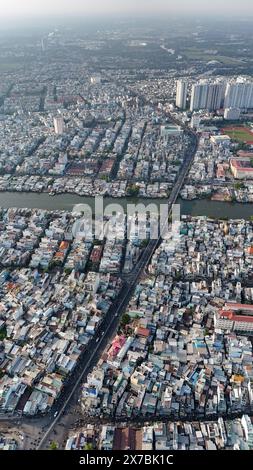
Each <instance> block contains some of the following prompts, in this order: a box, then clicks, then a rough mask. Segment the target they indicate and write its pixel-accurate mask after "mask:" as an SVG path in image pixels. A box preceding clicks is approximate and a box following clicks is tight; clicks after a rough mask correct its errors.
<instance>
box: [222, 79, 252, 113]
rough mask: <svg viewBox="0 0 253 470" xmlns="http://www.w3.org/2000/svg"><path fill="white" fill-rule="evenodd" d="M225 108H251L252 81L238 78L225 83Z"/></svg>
mask: <svg viewBox="0 0 253 470" xmlns="http://www.w3.org/2000/svg"><path fill="white" fill-rule="evenodd" d="M224 107H225V108H239V109H245V110H247V109H252V108H253V82H251V81H248V80H245V79H243V78H238V79H237V80H235V81H232V82H230V83H228V84H227V87H226V91H225V102H224Z"/></svg>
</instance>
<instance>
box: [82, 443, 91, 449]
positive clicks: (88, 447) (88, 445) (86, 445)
mask: <svg viewBox="0 0 253 470" xmlns="http://www.w3.org/2000/svg"><path fill="white" fill-rule="evenodd" d="M83 450H93V445H92V444H91V442H87V444H85V446H84V448H83Z"/></svg>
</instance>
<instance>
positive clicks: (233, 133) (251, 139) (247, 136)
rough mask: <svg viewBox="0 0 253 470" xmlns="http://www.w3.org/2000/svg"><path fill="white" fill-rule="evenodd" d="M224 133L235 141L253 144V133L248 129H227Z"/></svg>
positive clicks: (223, 130)
mask: <svg viewBox="0 0 253 470" xmlns="http://www.w3.org/2000/svg"><path fill="white" fill-rule="evenodd" d="M222 132H223V134H226V135H228V136H229V137H231V139H233V140H237V141H239V142H246V143H247V144H252V143H253V133H252V132H251V131H250V129H249V128H247V127H225V128H223V129H222Z"/></svg>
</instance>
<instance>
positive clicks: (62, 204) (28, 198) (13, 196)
mask: <svg viewBox="0 0 253 470" xmlns="http://www.w3.org/2000/svg"><path fill="white" fill-rule="evenodd" d="M137 202H138V203H143V204H144V205H145V206H147V205H148V204H157V205H159V204H166V199H145V198H139V199H136V198H134V199H132V198H121V199H120V198H112V197H108V198H104V207H106V206H108V205H109V204H120V205H121V206H122V207H123V208H124V210H126V207H127V204H128V203H131V204H137ZM75 204H87V205H88V206H89V207H91V208H92V210H93V211H94V207H95V199H94V198H93V197H80V196H76V195H72V194H59V195H55V196H49V194H47V193H39V194H37V193H18V192H5V193H3V192H2V193H0V207H3V208H9V207H18V208H21V207H27V208H38V209H47V210H49V211H53V210H68V211H71V210H72V209H73V207H74V205H75ZM178 204H180V205H181V214H191V215H195V216H196V215H198V216H200V215H207V216H209V217H213V218H225V217H228V218H230V219H240V218H244V219H249V218H250V217H251V216H253V203H249V204H240V203H230V202H216V201H210V200H209V199H200V200H195V201H183V200H182V199H179V200H178Z"/></svg>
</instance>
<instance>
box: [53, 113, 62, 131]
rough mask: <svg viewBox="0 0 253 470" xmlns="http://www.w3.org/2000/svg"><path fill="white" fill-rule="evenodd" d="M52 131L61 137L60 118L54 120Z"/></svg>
mask: <svg viewBox="0 0 253 470" xmlns="http://www.w3.org/2000/svg"><path fill="white" fill-rule="evenodd" d="M54 130H55V133H56V134H57V135H61V134H63V132H64V120H63V117H62V116H58V117H55V118H54Z"/></svg>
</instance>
